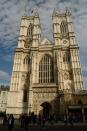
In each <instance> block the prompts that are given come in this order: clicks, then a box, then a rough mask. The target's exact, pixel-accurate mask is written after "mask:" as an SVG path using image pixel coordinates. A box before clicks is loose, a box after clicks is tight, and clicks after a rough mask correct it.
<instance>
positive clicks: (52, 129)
mask: <svg viewBox="0 0 87 131" xmlns="http://www.w3.org/2000/svg"><path fill="white" fill-rule="evenodd" d="M65 130H67V131H77V130H79V131H82V130H84V131H87V126H63V125H61V126H58V125H54V126H52V125H50V126H48V125H47V126H45V128H41V127H39V126H35V125H31V126H29V129H28V131H65ZM0 131H8V127H7V126H2V125H0ZM12 131H25V130H24V128H21V127H20V126H14V128H13V129H12Z"/></svg>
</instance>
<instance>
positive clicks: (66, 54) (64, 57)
mask: <svg viewBox="0 0 87 131" xmlns="http://www.w3.org/2000/svg"><path fill="white" fill-rule="evenodd" d="M63 62H64V63H68V62H70V54H69V52H66V53H65V54H64V56H63Z"/></svg>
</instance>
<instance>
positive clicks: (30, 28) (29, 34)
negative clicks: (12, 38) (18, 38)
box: [27, 23, 33, 38]
mask: <svg viewBox="0 0 87 131" xmlns="http://www.w3.org/2000/svg"><path fill="white" fill-rule="evenodd" d="M32 33H33V25H32V24H31V23H30V25H29V27H28V29H27V36H28V37H29V38H31V37H32Z"/></svg>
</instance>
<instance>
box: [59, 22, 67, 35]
mask: <svg viewBox="0 0 87 131" xmlns="http://www.w3.org/2000/svg"><path fill="white" fill-rule="evenodd" d="M60 31H61V34H62V36H65V35H66V34H67V33H68V25H67V22H66V21H62V22H61V25H60Z"/></svg>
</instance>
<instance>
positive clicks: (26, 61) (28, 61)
mask: <svg viewBox="0 0 87 131" xmlns="http://www.w3.org/2000/svg"><path fill="white" fill-rule="evenodd" d="M29 63H30V59H29V56H28V55H27V56H26V57H25V58H24V61H23V64H29Z"/></svg>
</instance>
